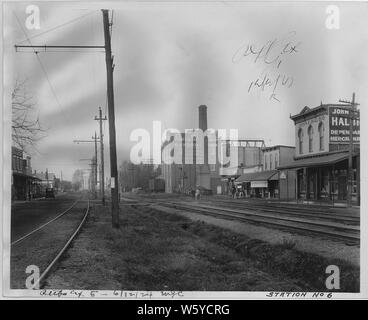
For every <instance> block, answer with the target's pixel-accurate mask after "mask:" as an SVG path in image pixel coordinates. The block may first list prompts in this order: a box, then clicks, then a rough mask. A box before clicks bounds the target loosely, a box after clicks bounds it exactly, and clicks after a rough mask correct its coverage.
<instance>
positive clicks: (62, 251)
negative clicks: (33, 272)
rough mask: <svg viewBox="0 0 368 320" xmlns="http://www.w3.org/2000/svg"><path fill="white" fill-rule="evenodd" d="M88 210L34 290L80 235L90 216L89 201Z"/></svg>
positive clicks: (36, 283)
mask: <svg viewBox="0 0 368 320" xmlns="http://www.w3.org/2000/svg"><path fill="white" fill-rule="evenodd" d="M87 201H88V202H87V210H86V213H85V214H84V216H83V219H82V221H81V223H80V224H79V225H78V227H77V229H76V230H75V231H74V233H73V234H72V235H71V236H70V238H69V240H68V241H67V242H66V243H65V245H64V246H63V248H62V249H61V250H60V251H59V253H58V254H57V255H56V257H55V258H54V259H53V260H52V261H51V263H50V264H49V265H48V266H47V268H46V269H45V270H44V271H43V272H42V274H41V276H40V277H39V278H38V280H37V281H36V282H35V283H34V284H33V287H32V289H36V288H38V287H39V285H40V284H41V283H42V281H43V280H44V279H45V277H46V276H47V275H48V273H49V272H50V270H51V269H52V267H53V266H54V265H55V264H56V262H58V260H59V259H60V257H61V256H62V255H63V253H64V252H65V251H66V250H67V249H68V247H69V245H70V244H71V242H72V241H73V240H74V238H75V237H76V235H77V234H78V232H79V230H80V229H81V228H82V226H83V224H84V222H85V221H86V219H87V217H88V214H89V200H87Z"/></svg>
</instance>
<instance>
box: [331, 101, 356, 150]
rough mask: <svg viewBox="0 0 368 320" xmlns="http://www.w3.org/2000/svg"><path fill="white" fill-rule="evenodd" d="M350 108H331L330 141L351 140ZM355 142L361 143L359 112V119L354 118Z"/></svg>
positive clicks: (345, 141)
mask: <svg viewBox="0 0 368 320" xmlns="http://www.w3.org/2000/svg"><path fill="white" fill-rule="evenodd" d="M349 117H350V116H349V109H348V108H343V107H330V108H329V121H330V143H342V144H343V143H349V142H350V137H349V136H350V119H349ZM353 143H355V144H359V143H360V121H359V114H358V116H357V119H353Z"/></svg>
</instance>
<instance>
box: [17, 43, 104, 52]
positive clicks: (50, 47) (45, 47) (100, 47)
mask: <svg viewBox="0 0 368 320" xmlns="http://www.w3.org/2000/svg"><path fill="white" fill-rule="evenodd" d="M14 48H15V51H18V48H32V49H44V51H45V52H46V51H47V49H105V46H79V45H75V46H74V45H73V46H69V45H60V46H49V45H18V44H15V45H14Z"/></svg>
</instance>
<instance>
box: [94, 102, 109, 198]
mask: <svg viewBox="0 0 368 320" xmlns="http://www.w3.org/2000/svg"><path fill="white" fill-rule="evenodd" d="M95 120H97V121H98V122H99V123H100V153H101V170H100V175H101V176H100V188H101V189H100V190H101V198H102V205H105V160H104V144H103V129H102V121H103V120H107V119H106V116H105V117H104V118H102V110H101V107H99V108H98V117H95ZM95 141H96V140H95Z"/></svg>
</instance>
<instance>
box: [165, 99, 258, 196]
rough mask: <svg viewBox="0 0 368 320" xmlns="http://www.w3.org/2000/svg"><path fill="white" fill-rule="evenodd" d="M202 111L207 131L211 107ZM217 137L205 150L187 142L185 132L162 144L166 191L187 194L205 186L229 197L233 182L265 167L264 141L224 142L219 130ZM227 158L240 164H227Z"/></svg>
mask: <svg viewBox="0 0 368 320" xmlns="http://www.w3.org/2000/svg"><path fill="white" fill-rule="evenodd" d="M198 109H199V121H198V122H199V129H201V130H202V131H203V132H206V130H207V129H208V128H207V107H206V106H204V105H201V106H199V108H198ZM213 137H214V138H213V139H210V138H208V137H205V138H204V145H203V148H200V147H199V145H197V142H196V140H193V141H186V139H188V136H187V135H186V134H185V133H176V134H173V133H170V137H167V139H166V141H165V142H164V143H163V145H162V177H163V179H164V180H165V192H168V193H172V192H185V193H187V192H189V191H190V190H193V189H196V188H197V187H201V188H203V189H205V190H208V191H211V192H212V194H227V193H228V192H229V188H231V185H232V184H233V181H234V180H235V179H236V178H237V177H239V176H240V175H241V174H242V173H243V170H253V171H256V170H258V169H259V168H260V167H261V162H262V160H261V158H262V149H261V148H262V147H264V146H265V145H264V141H263V140H254V139H250V140H249V139H248V140H242V139H238V140H230V139H229V140H222V139H220V138H219V135H218V132H217V131H214V132H213ZM168 144H172V145H171V147H172V148H166V146H167V145H168ZM188 146H189V147H188ZM197 146H198V150H197V148H196V147H197ZM192 147H193V148H192ZM173 149H176V150H181V152H180V153H181V154H180V155H174V154H173V151H174V150H173ZM234 155H236V157H237V159H236V158H234ZM175 157H177V158H175ZM172 158H174V161H173V163H170V161H168V160H170V159H172ZM209 159H216V160H215V161H210V160H209ZM219 159H220V160H222V161H219ZM225 159H233V160H237V161H230V164H229V165H223V163H224V162H225ZM234 163H235V164H236V166H235V167H234V166H233V164H234Z"/></svg>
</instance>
